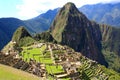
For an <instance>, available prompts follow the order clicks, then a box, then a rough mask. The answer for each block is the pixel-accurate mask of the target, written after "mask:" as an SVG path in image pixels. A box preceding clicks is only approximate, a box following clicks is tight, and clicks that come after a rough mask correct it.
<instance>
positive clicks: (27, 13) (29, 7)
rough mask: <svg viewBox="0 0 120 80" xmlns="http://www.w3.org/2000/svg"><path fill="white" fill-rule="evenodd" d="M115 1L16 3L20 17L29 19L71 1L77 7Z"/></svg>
mask: <svg viewBox="0 0 120 80" xmlns="http://www.w3.org/2000/svg"><path fill="white" fill-rule="evenodd" d="M112 1H114V2H117V1H118V0H92V1H90V0H22V4H19V5H17V6H16V7H17V9H18V15H19V16H20V17H21V18H22V19H29V18H33V17H36V16H37V15H39V14H41V13H43V12H45V11H47V10H49V9H54V8H57V7H62V6H63V5H64V4H65V3H67V2H73V3H75V5H76V6H77V7H81V6H82V5H85V4H95V3H100V2H102V3H108V2H112Z"/></svg>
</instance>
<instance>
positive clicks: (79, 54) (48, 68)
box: [0, 2, 120, 80]
mask: <svg viewBox="0 0 120 80" xmlns="http://www.w3.org/2000/svg"><path fill="white" fill-rule="evenodd" d="M114 31H117V32H118V33H119V29H114V28H112V27H110V26H107V25H100V24H97V23H95V22H92V21H90V20H88V19H87V17H86V16H85V15H84V14H83V13H81V12H79V11H78V9H77V8H76V6H75V5H74V4H73V3H71V2H68V3H67V4H65V5H64V6H63V7H62V8H61V9H60V11H59V12H58V14H57V16H56V17H55V19H54V21H53V23H52V24H51V27H50V29H49V30H48V31H46V32H43V33H40V34H36V35H35V36H31V35H30V33H29V32H28V31H27V30H26V28H24V27H19V28H18V29H17V30H16V31H15V32H14V35H13V37H12V40H11V41H10V42H9V43H8V44H7V45H6V46H5V47H4V48H3V49H2V51H1V52H0V63H1V64H4V65H8V66H11V67H13V68H17V69H20V70H23V71H26V72H28V73H31V74H34V75H37V76H38V77H39V78H40V80H119V79H120V74H119V73H117V72H115V71H114V70H112V69H108V68H106V67H108V66H109V67H110V65H112V67H111V68H114V67H113V65H114V64H116V62H110V61H109V60H110V59H109V58H108V57H109V56H110V55H113V53H114V50H115V49H116V46H118V44H117V43H119V40H116V38H117V36H114V35H113V33H114V34H115V32H114ZM110 34H111V35H112V36H110ZM106 35H107V37H106ZM113 38H114V40H115V41H116V44H115V45H114V44H112V43H111V42H113V41H112V40H113ZM118 38H119V37H118ZM108 45H110V46H108ZM112 45H114V46H115V47H113V46H112ZM113 48H114V49H113ZM107 51H108V54H106V52H107ZM110 51H111V52H110ZM115 51H116V54H115V55H113V57H114V58H117V56H118V55H119V49H116V50H115ZM112 52H113V53H112ZM108 55H109V56H108ZM110 57H111V56H110ZM118 61H119V60H118ZM101 64H102V65H101ZM0 66H1V65H0ZM105 66H106V67H105ZM118 69H119V65H118V66H117V69H116V70H118ZM9 74H11V76H12V73H10V72H9ZM16 74H17V73H16ZM2 75H3V74H2V73H0V77H1V76H2ZM14 79H15V78H14ZM16 79H17V78H16ZM21 79H22V78H21ZM36 79H37V78H36ZM4 80H12V77H11V78H8V77H7V76H6V77H5V78H4ZM26 80H27V79H26ZM33 80H35V79H33Z"/></svg>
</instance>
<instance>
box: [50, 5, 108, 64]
mask: <svg viewBox="0 0 120 80" xmlns="http://www.w3.org/2000/svg"><path fill="white" fill-rule="evenodd" d="M50 30H51V34H52V36H53V38H54V39H55V40H56V41H57V42H58V43H61V44H63V45H68V46H70V47H72V48H73V49H74V50H75V51H78V52H81V53H82V54H83V55H85V56H86V57H88V58H90V59H93V60H95V61H98V62H99V63H100V64H104V65H106V66H107V63H106V61H105V59H104V56H103V55H102V53H101V39H102V35H101V33H100V29H99V25H97V24H96V23H94V22H91V21H89V20H88V19H87V17H86V16H85V15H84V14H82V13H81V12H79V11H78V9H77V8H76V6H75V5H74V4H73V3H67V4H65V5H64V6H63V7H62V8H61V10H60V11H59V13H58V14H57V16H56V18H55V20H54V21H53V23H52V25H51V28H50Z"/></svg>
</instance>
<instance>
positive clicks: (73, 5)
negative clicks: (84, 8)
mask: <svg viewBox="0 0 120 80" xmlns="http://www.w3.org/2000/svg"><path fill="white" fill-rule="evenodd" d="M64 6H65V7H66V8H68V9H70V8H73V7H76V6H75V4H74V3H72V2H68V3H66V4H65V5H64Z"/></svg>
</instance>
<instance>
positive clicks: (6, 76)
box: [0, 64, 41, 80]
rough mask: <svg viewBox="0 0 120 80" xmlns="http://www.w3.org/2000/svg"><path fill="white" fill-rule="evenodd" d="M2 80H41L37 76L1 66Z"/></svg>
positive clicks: (0, 74)
mask: <svg viewBox="0 0 120 80" xmlns="http://www.w3.org/2000/svg"><path fill="white" fill-rule="evenodd" d="M0 80H41V79H40V78H38V77H37V76H35V75H32V74H29V73H27V72H24V71H21V70H18V69H14V68H12V67H8V66H5V65H2V64H0Z"/></svg>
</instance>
